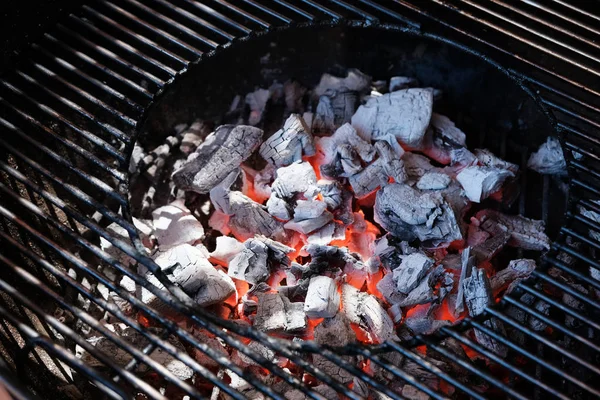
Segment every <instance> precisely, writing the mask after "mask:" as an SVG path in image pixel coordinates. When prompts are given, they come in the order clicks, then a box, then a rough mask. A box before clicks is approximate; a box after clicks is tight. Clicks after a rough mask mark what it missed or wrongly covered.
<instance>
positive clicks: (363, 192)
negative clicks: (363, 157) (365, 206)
mask: <svg viewBox="0 0 600 400" xmlns="http://www.w3.org/2000/svg"><path fill="white" fill-rule="evenodd" d="M349 182H350V186H352V190H353V191H354V196H355V197H357V198H359V199H360V198H363V197H366V196H368V195H369V194H371V193H373V192H374V191H375V190H377V189H378V188H380V187H383V186H385V185H386V184H387V183H388V173H387V171H386V164H385V162H384V161H383V159H381V158H378V159H377V160H375V161H374V162H372V163H371V164H369V165H367V166H366V167H365V168H364V169H363V170H362V171H360V172H359V173H357V174H355V175H352V176H351V177H350V179H349Z"/></svg>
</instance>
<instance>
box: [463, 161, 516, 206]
mask: <svg viewBox="0 0 600 400" xmlns="http://www.w3.org/2000/svg"><path fill="white" fill-rule="evenodd" d="M512 177H514V174H513V173H512V172H510V171H508V170H505V169H499V168H490V167H480V166H472V167H467V168H465V169H463V170H462V171H461V172H460V173H459V174H458V175H457V176H456V179H457V180H458V181H459V182H460V184H461V185H462V187H463V188H464V189H465V193H466V195H467V197H468V198H469V200H471V201H472V202H475V203H480V202H481V201H482V200H484V199H486V198H488V197H489V196H490V195H491V194H492V193H495V192H497V191H498V190H500V188H501V187H502V184H503V183H504V181H505V180H506V179H508V178H512Z"/></svg>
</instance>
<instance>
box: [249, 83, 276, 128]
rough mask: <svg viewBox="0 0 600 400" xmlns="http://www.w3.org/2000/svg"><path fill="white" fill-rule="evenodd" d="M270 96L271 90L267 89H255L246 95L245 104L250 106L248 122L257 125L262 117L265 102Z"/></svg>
mask: <svg viewBox="0 0 600 400" xmlns="http://www.w3.org/2000/svg"><path fill="white" fill-rule="evenodd" d="M270 98H271V92H270V91H269V90H267V89H257V90H255V91H254V92H251V93H248V94H247V95H246V104H248V106H249V107H250V116H249V117H248V123H249V124H250V125H257V124H258V123H259V122H260V121H261V120H262V117H263V113H264V111H265V108H266V106H267V102H268V101H269V99H270Z"/></svg>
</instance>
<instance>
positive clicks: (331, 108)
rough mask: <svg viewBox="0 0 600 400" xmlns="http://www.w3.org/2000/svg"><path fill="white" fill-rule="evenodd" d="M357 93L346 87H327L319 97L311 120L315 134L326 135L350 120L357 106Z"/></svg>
mask: <svg viewBox="0 0 600 400" xmlns="http://www.w3.org/2000/svg"><path fill="white" fill-rule="evenodd" d="M358 100H359V99H358V93H357V92H354V91H351V90H346V89H343V88H342V89H339V90H334V89H329V90H327V91H326V92H325V93H324V94H323V95H322V96H321V97H320V98H319V104H317V109H316V112H315V115H314V118H313V122H312V131H313V133H315V134H321V135H326V134H330V133H332V132H335V130H336V129H338V128H339V127H340V126H342V125H344V124H345V123H347V122H350V119H351V118H352V115H353V114H354V111H356V107H357V106H358Z"/></svg>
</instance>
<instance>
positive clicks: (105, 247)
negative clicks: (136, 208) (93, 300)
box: [100, 218, 204, 279]
mask: <svg viewBox="0 0 600 400" xmlns="http://www.w3.org/2000/svg"><path fill="white" fill-rule="evenodd" d="M133 225H134V226H135V228H136V229H137V230H138V233H139V234H140V239H142V243H143V244H144V246H146V247H147V248H152V247H153V243H152V239H151V235H153V233H154V228H153V226H152V224H151V223H150V222H149V221H145V220H140V219H137V218H133ZM106 230H107V231H108V232H110V233H111V234H112V235H113V237H115V238H118V239H120V240H123V241H125V243H129V240H130V239H129V233H128V232H127V230H126V229H125V228H123V227H122V226H121V225H119V224H117V223H116V222H113V223H111V224H109V225H108V226H107V227H106ZM202 232H203V233H204V231H202ZM100 248H101V249H102V251H105V252H106V253H108V254H109V255H110V256H111V257H113V258H115V259H116V260H118V261H119V262H120V263H122V264H123V265H124V266H126V267H127V266H131V265H134V264H135V260H134V259H133V258H131V257H129V256H128V255H127V254H125V253H124V252H123V251H121V250H120V249H119V248H117V247H116V246H115V245H113V244H112V243H111V242H109V241H108V240H106V239H105V238H103V237H100ZM115 272H116V270H115V269H114V268H112V267H108V268H105V269H104V273H105V274H106V275H107V277H108V278H109V279H114V278H115V276H114V275H115Z"/></svg>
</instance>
